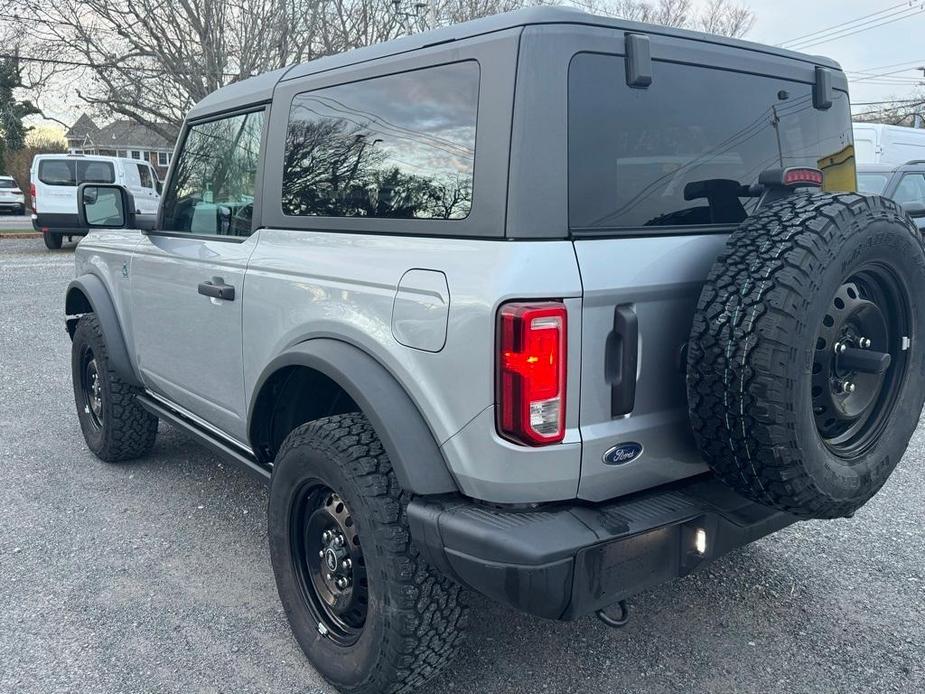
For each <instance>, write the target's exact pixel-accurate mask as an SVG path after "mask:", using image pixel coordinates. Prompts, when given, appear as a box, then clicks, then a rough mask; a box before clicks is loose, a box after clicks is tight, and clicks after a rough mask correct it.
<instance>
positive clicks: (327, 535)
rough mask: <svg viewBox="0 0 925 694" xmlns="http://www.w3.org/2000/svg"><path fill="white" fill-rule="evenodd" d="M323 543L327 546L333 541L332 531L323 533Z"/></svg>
mask: <svg viewBox="0 0 925 694" xmlns="http://www.w3.org/2000/svg"><path fill="white" fill-rule="evenodd" d="M321 541H322V542H324V543H325V544H327V543H328V542H330V541H331V531H330V530H325V531H324V532H323V533H321Z"/></svg>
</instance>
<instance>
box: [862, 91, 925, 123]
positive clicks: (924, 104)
mask: <svg viewBox="0 0 925 694" xmlns="http://www.w3.org/2000/svg"><path fill="white" fill-rule="evenodd" d="M852 119H853V120H855V121H860V122H864V123H886V124H887V125H907V126H914V125H917V124H918V125H919V126H920V127H921V124H922V122H923V121H925V89H922V88H921V87H920V88H919V89H918V90H916V91H915V92H914V93H913V94H911V95H909V96H906V97H903V98H895V99H890V100H888V101H884V102H883V103H882V104H872V105H870V106H868V107H866V108H865V110H863V111H861V112H860V113H855V114H854V115H853V116H852Z"/></svg>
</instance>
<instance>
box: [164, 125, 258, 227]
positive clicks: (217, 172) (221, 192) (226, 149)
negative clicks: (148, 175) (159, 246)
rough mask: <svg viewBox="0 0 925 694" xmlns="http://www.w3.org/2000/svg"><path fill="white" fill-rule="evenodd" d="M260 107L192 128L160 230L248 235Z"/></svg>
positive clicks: (255, 177)
mask: <svg viewBox="0 0 925 694" xmlns="http://www.w3.org/2000/svg"><path fill="white" fill-rule="evenodd" d="M263 121H264V113H263V111H255V112H253V113H242V114H238V115H236V116H230V117H228V118H222V119H220V120H214V121H209V122H207V123H200V124H198V125H194V126H192V127H191V128H190V129H189V131H188V132H187V135H186V140H185V142H184V143H183V149H182V150H181V152H180V155H179V159H178V161H177V165H176V166H175V167H174V173H173V178H172V179H171V180H170V187H169V188H168V190H167V193H166V195H165V198H164V218H163V227H164V229H167V230H171V231H188V232H190V233H193V234H219V235H224V236H229V235H230V236H249V235H250V233H251V218H252V216H253V211H254V189H255V185H256V180H257V162H258V160H259V158H260V141H261V137H262V134H263Z"/></svg>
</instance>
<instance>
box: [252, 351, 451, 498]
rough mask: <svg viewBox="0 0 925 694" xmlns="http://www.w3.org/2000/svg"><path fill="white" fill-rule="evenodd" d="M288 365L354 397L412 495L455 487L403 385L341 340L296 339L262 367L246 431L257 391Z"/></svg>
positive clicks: (400, 481)
mask: <svg viewBox="0 0 925 694" xmlns="http://www.w3.org/2000/svg"><path fill="white" fill-rule="evenodd" d="M287 366H306V367H309V368H311V369H315V370H316V371H319V372H320V373H322V374H324V375H325V376H327V377H328V378H330V379H331V380H332V381H334V382H335V383H336V384H337V385H339V386H340V387H341V388H343V389H344V391H345V392H346V393H347V394H348V395H349V396H350V397H351V398H353V401H354V402H355V403H356V404H357V405H358V406H359V407H360V409H361V410H362V412H363V414H364V415H366V417H367V419H369V421H370V424H372V425H373V429H375V431H376V434H377V435H378V436H379V439H380V440H381V441H382V446H383V447H384V448H385V452H386V453H387V454H388V456H389V460H391V462H392V469H393V470H394V471H395V476H396V477H397V478H398V482H399V484H400V485H401V487H402V489H404V490H405V491H407V492H409V493H412V494H448V493H454V492H458V491H459V490H458V488H457V486H456V483H455V481H454V480H453V477H452V476H451V475H450V472H449V469H448V468H447V465H446V460H445V459H444V457H443V454H442V453H441V452H440V446H439V445H438V444H437V440H436V439H435V438H434V435H433V432H432V431H431V430H430V427H429V426H428V425H427V422H425V421H424V417H423V416H422V415H421V412H420V410H419V409H418V407H417V405H415V403H414V401H413V400H411V398H410V396H409V395H408V393H407V392H406V391H405V389H404V388H403V387H402V386H401V384H400V383H399V382H398V381H397V380H396V379H395V377H394V376H392V374H391V373H389V371H388V370H386V368H385V367H384V366H382V365H381V364H380V363H379V362H378V361H376V360H375V359H374V358H373V357H371V356H370V355H369V354H367V353H366V352H364V351H363V350H361V349H359V348H357V347H354V346H353V345H351V344H349V343H347V342H342V341H341V340H335V339H331V338H314V339H310V340H306V341H305V342H300V343H298V344H296V345H294V346H292V347H291V348H289V349H288V350H286V351H285V352H284V353H283V354H281V355H279V356H278V357H276V358H275V359H273V361H271V362H270V363H269V364H268V365H267V366H266V367H265V368H264V370H263V372H262V373H261V374H260V377H259V378H258V379H257V383H256V385H255V387H254V389H253V391H252V397H251V401H250V404H249V405H248V413H247V430H248V431H249V432H250V433H251V436H252V437H253V431H254V429H253V427H254V421H253V417H254V408H255V405H256V403H257V401H258V399H259V395H260V392H261V390H262V389H263V386H264V384H265V383H266V382H267V380H268V379H269V378H270V377H271V376H272V375H273V374H274V373H276V372H277V371H278V370H279V369H282V368H285V367H287Z"/></svg>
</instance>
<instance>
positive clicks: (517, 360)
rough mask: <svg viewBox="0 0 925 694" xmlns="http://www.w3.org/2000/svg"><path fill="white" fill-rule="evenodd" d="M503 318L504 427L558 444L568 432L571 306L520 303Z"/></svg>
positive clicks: (532, 441)
mask: <svg viewBox="0 0 925 694" xmlns="http://www.w3.org/2000/svg"><path fill="white" fill-rule="evenodd" d="M498 318H499V320H498V357H497V358H498V377H497V378H498V380H497V391H498V392H497V397H498V430H499V432H500V433H501V435H502V436H505V437H506V438H509V439H512V440H514V441H517V442H519V443H524V444H527V445H529V446H544V445H546V444H550V443H558V442H560V441H562V439H563V438H564V437H565V381H566V377H565V376H566V363H565V362H566V345H567V337H566V311H565V306H564V305H563V304H562V303H560V302H555V301H544V302H537V303H527V302H514V303H510V304H505V305H504V306H502V307H501V310H500V312H499V315H498Z"/></svg>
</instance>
